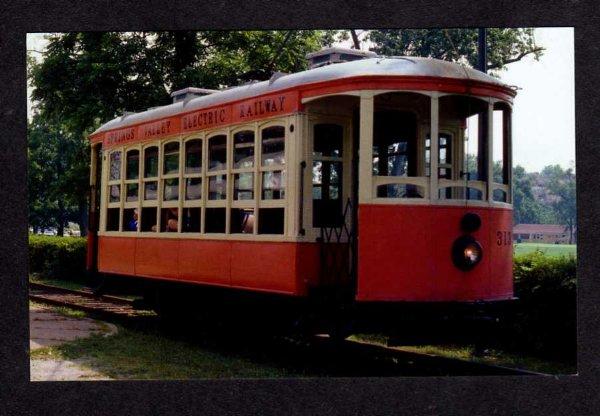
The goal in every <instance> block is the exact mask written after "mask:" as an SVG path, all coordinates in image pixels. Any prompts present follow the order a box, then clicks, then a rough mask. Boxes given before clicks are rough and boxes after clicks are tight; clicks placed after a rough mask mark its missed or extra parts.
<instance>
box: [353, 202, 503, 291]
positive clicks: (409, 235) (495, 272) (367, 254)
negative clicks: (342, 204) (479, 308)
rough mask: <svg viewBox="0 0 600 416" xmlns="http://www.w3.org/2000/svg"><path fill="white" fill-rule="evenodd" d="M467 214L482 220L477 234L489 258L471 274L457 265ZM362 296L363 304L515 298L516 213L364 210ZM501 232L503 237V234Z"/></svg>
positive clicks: (494, 210) (361, 211) (368, 207)
mask: <svg viewBox="0 0 600 416" xmlns="http://www.w3.org/2000/svg"><path fill="white" fill-rule="evenodd" d="M467 212H474V213H476V214H478V215H479V216H480V217H481V223H482V225H481V228H480V229H479V230H477V231H476V232H474V233H472V235H473V237H475V238H476V239H477V240H478V241H479V243H480V244H481V246H482V248H483V257H482V260H481V262H480V263H479V264H477V265H476V266H475V267H474V268H473V269H472V270H470V271H461V270H459V269H458V268H457V267H456V266H455V265H454V263H453V262H452V257H451V248H452V244H453V242H454V241H455V240H456V239H457V238H458V237H460V236H461V235H463V234H464V233H463V232H462V231H461V229H460V220H461V218H462V217H463V215H464V214H465V213H467ZM358 217H359V240H358V243H359V244H358V256H359V257H358V258H359V261H358V293H357V299H358V300H362V301H415V302H427V301H476V300H500V299H509V298H511V297H512V295H513V285H512V282H513V280H512V238H511V233H510V232H511V230H512V210H510V209H506V208H495V207H494V208H491V207H490V208H488V207H482V208H479V207H477V208H476V207H460V206H452V207H449V206H417V205H413V206H409V205H360V207H359V213H358ZM499 233H500V234H499Z"/></svg>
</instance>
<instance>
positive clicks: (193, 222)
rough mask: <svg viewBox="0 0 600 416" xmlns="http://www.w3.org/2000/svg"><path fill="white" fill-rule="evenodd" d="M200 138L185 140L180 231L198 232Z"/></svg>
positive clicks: (200, 218) (200, 179)
mask: <svg viewBox="0 0 600 416" xmlns="http://www.w3.org/2000/svg"><path fill="white" fill-rule="evenodd" d="M202 143H203V142H202V139H191V140H188V141H186V142H185V170H184V172H183V181H184V183H183V185H184V186H183V192H184V199H183V213H182V223H181V232H183V233H199V232H200V231H201V227H200V225H201V220H202V208H201V206H202Z"/></svg>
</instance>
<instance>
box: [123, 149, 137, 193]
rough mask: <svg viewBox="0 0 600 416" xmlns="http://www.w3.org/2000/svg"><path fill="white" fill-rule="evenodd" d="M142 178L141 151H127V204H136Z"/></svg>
mask: <svg viewBox="0 0 600 416" xmlns="http://www.w3.org/2000/svg"><path fill="white" fill-rule="evenodd" d="M139 176H140V151H139V150H137V149H133V150H129V151H127V162H126V165H125V188H126V189H125V202H136V201H137V200H138V191H139V184H138V179H139Z"/></svg>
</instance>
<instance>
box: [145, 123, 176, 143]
mask: <svg viewBox="0 0 600 416" xmlns="http://www.w3.org/2000/svg"><path fill="white" fill-rule="evenodd" d="M141 131H142V134H141V136H142V137H143V138H144V139H149V138H153V137H159V136H166V135H168V134H169V133H172V131H171V120H161V121H156V122H154V123H150V124H145V125H143V126H141Z"/></svg>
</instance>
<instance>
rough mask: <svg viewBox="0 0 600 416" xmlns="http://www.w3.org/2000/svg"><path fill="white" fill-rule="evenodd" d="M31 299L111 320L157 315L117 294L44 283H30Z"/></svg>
mask: <svg viewBox="0 0 600 416" xmlns="http://www.w3.org/2000/svg"><path fill="white" fill-rule="evenodd" d="M29 298H30V299H31V300H34V301H37V302H41V303H46V304H50V305H54V306H66V307H69V308H72V309H77V310H81V311H84V312H88V313H90V314H92V315H94V316H98V317H103V318H107V319H110V320H115V319H117V320H130V319H132V318H141V317H144V318H147V317H150V316H155V315H156V314H154V312H151V311H148V310H143V309H137V308H136V307H135V304H134V301H132V300H130V299H125V298H121V297H117V296H109V295H95V294H94V293H93V292H92V291H91V290H89V289H88V290H72V289H65V288H62V287H58V286H51V285H46V284H42V283H32V282H30V283H29Z"/></svg>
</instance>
